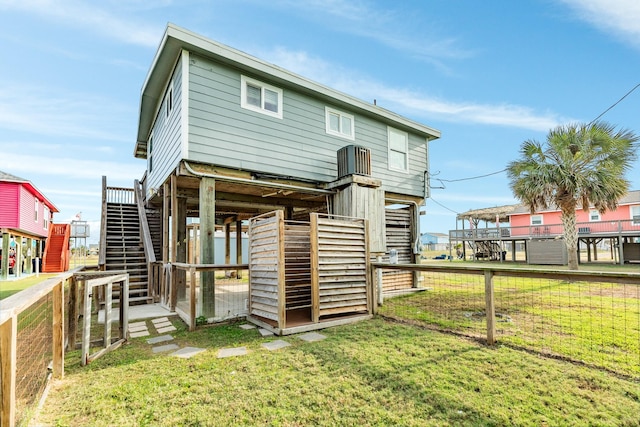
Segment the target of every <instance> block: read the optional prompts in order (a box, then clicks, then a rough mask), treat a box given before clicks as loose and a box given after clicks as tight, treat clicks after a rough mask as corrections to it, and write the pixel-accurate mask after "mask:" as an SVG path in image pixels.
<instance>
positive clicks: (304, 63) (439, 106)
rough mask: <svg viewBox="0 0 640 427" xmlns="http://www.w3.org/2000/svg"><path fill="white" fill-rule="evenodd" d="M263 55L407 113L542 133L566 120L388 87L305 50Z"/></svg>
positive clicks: (516, 107)
mask: <svg viewBox="0 0 640 427" xmlns="http://www.w3.org/2000/svg"><path fill="white" fill-rule="evenodd" d="M266 57H267V58H269V59H268V60H269V61H271V62H274V63H276V64H279V65H280V66H282V67H283V68H286V69H289V70H291V71H293V72H295V73H298V74H300V75H303V76H305V77H307V78H309V79H311V80H315V81H317V82H320V83H322V84H325V85H330V86H331V87H332V88H334V89H337V90H340V91H343V92H345V93H348V94H350V95H352V96H355V97H357V98H360V99H363V100H370V101H371V102H372V101H373V100H374V99H376V101H377V104H378V105H380V106H384V107H385V108H389V109H392V110H394V111H397V112H398V113H400V114H403V115H407V116H413V117H420V118H427V119H440V120H446V121H450V122H456V123H460V122H467V123H479V124H486V125H497V126H509V127H516V128H522V129H529V130H535V131H544V132H546V131H548V130H549V129H551V128H553V127H555V126H557V125H558V124H560V123H564V122H567V121H568V120H567V119H563V118H561V117H559V116H557V115H554V114H552V113H549V112H545V113H538V112H536V111H534V110H533V109H531V108H529V107H526V106H521V105H512V104H497V105H494V104H482V103H473V102H453V101H447V100H443V99H439V98H436V97H433V96H430V95H428V94H427V93H423V92H420V91H419V90H414V89H407V88H401V87H392V86H388V85H386V84H384V83H382V82H378V81H374V80H372V79H371V78H369V77H367V76H361V75H359V74H358V73H357V72H354V71H352V70H345V69H343V68H341V67H339V66H337V65H334V64H330V63H328V62H326V61H323V60H321V59H319V58H314V57H310V56H309V55H308V54H307V53H306V52H299V51H289V50H287V49H284V48H278V49H276V50H275V51H273V52H271V53H266Z"/></svg>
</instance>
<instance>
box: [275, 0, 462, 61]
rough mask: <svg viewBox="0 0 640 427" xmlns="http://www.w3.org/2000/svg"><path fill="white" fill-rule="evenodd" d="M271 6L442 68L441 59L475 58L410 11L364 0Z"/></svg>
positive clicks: (290, 0) (284, 0)
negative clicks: (316, 20)
mask: <svg viewBox="0 0 640 427" xmlns="http://www.w3.org/2000/svg"><path fill="white" fill-rule="evenodd" d="M271 4H275V5H276V6H280V7H282V8H286V9H287V10H291V9H297V10H299V11H301V13H303V14H304V15H305V16H306V17H307V18H308V17H311V18H316V19H322V20H324V21H326V22H327V24H328V25H329V26H332V27H333V28H335V29H336V30H338V31H342V32H346V33H351V34H354V35H357V36H360V37H366V38H369V39H371V40H374V41H376V42H378V43H380V44H382V45H384V46H387V47H390V48H392V49H395V50H398V51H401V52H405V53H407V54H409V55H411V56H414V57H417V58H420V59H422V60H426V61H428V62H431V63H433V64H435V65H437V66H439V67H444V65H443V64H442V62H441V60H442V59H446V58H449V59H452V58H465V57H469V56H472V55H473V53H472V52H471V51H470V50H467V49H463V48H461V47H459V45H458V42H457V40H456V39H455V38H454V37H450V36H441V35H437V34H434V33H433V32H434V27H436V25H435V18H432V19H431V24H432V25H430V26H425V25H423V23H422V21H420V20H415V21H414V20H413V19H412V15H411V11H407V10H403V11H400V10H392V9H381V8H377V7H374V6H373V5H372V4H371V3H370V2H368V1H363V0H307V1H299V0H279V1H275V2H274V1H272V2H271ZM398 5H399V6H400V7H402V6H403V5H404V6H406V5H405V4H404V3H398Z"/></svg>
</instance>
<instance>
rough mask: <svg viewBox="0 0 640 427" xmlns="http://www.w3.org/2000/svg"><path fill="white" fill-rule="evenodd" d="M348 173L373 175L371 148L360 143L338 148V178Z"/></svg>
mask: <svg viewBox="0 0 640 427" xmlns="http://www.w3.org/2000/svg"><path fill="white" fill-rule="evenodd" d="M348 175H364V176H371V150H369V149H368V148H365V147H360V146H358V145H347V146H346V147H342V148H341V149H339V150H338V179H340V178H342V177H345V176H348Z"/></svg>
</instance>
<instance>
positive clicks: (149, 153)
mask: <svg viewBox="0 0 640 427" xmlns="http://www.w3.org/2000/svg"><path fill="white" fill-rule="evenodd" d="M147 162H148V163H149V165H148V166H147V169H148V170H149V172H152V171H153V135H152V136H151V137H150V138H149V146H148V150H147Z"/></svg>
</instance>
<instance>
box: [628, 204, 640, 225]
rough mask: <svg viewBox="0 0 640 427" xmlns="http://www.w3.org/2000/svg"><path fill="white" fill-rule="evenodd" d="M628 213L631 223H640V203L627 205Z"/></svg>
mask: <svg viewBox="0 0 640 427" xmlns="http://www.w3.org/2000/svg"><path fill="white" fill-rule="evenodd" d="M629 213H630V214H631V220H632V221H631V223H632V224H633V225H640V205H634V206H629Z"/></svg>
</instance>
